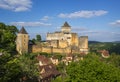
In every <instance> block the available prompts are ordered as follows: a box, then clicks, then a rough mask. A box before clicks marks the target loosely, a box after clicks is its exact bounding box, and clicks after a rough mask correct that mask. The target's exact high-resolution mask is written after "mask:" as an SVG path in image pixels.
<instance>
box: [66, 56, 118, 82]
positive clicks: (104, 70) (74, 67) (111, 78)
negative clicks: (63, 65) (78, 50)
mask: <svg viewBox="0 0 120 82" xmlns="http://www.w3.org/2000/svg"><path fill="white" fill-rule="evenodd" d="M66 71H67V74H68V77H67V79H66V80H65V81H67V82H119V81H120V76H119V75H120V69H119V68H117V67H115V66H113V65H111V64H106V63H105V62H102V61H100V60H99V57H97V56H95V55H94V56H87V57H86V58H85V59H84V60H83V61H79V62H77V63H76V62H73V63H71V64H69V66H68V67H67V69H66ZM113 71H114V72H113Z"/></svg>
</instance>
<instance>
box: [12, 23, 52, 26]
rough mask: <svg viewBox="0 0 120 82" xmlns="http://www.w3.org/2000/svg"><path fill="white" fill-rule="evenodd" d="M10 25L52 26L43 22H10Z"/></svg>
mask: <svg viewBox="0 0 120 82" xmlns="http://www.w3.org/2000/svg"><path fill="white" fill-rule="evenodd" d="M11 24H12V25H16V26H51V25H52V24H48V23H43V22H11Z"/></svg>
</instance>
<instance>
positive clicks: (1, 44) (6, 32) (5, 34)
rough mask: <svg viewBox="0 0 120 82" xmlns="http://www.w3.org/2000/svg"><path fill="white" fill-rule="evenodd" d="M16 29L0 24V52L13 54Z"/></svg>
mask: <svg viewBox="0 0 120 82" xmlns="http://www.w3.org/2000/svg"><path fill="white" fill-rule="evenodd" d="M17 32H18V29H17V28H16V27H15V26H9V25H5V24H4V23H0V50H1V49H2V50H4V51H8V52H13V51H15V47H16V45H15V40H16V36H17V35H16V33H17Z"/></svg>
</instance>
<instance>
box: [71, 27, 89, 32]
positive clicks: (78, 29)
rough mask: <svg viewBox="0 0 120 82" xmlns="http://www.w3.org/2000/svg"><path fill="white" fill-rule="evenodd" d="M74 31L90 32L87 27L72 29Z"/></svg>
mask: <svg viewBox="0 0 120 82" xmlns="http://www.w3.org/2000/svg"><path fill="white" fill-rule="evenodd" d="M72 30H73V31H76V32H78V31H80V32H81V31H88V29H87V28H85V27H74V28H73V29H72Z"/></svg>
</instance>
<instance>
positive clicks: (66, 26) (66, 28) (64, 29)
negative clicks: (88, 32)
mask: <svg viewBox="0 0 120 82" xmlns="http://www.w3.org/2000/svg"><path fill="white" fill-rule="evenodd" d="M61 31H62V32H63V33H70V32H71V26H70V25H69V24H68V23H67V22H65V23H64V25H63V26H62V27H61Z"/></svg>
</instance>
